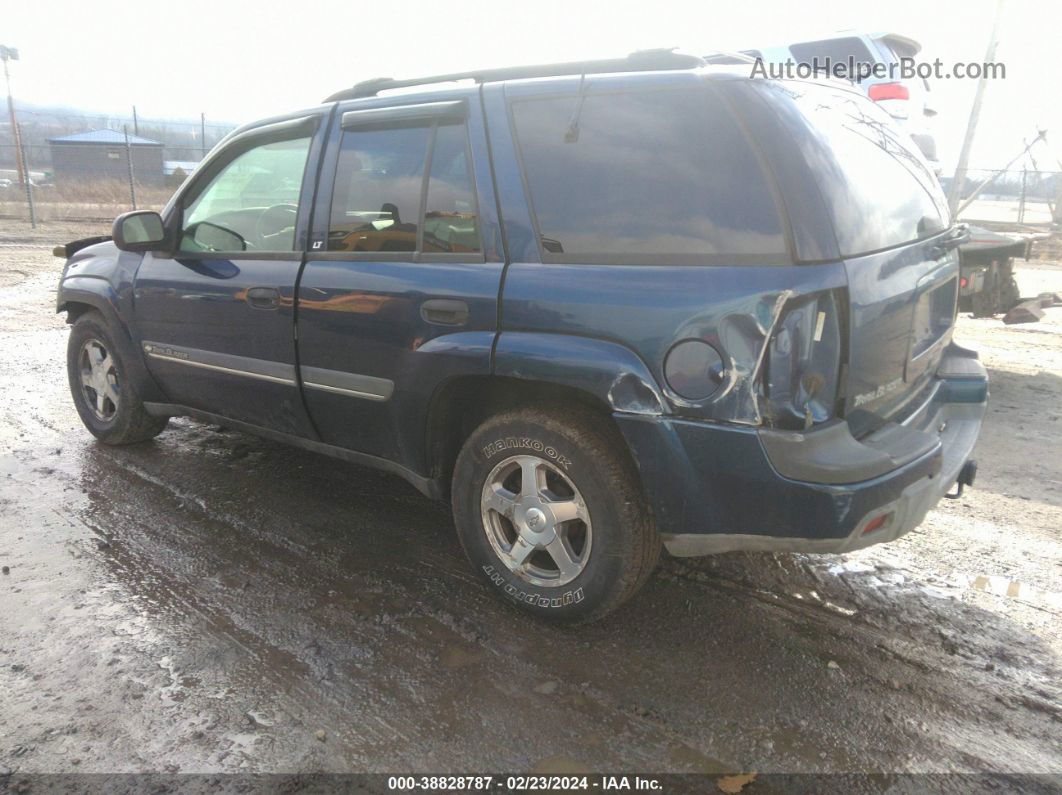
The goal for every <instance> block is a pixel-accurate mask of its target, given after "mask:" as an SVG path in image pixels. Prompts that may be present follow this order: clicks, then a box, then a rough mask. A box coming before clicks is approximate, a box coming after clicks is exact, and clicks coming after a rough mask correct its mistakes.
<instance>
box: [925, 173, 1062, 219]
mask: <svg viewBox="0 0 1062 795" xmlns="http://www.w3.org/2000/svg"><path fill="white" fill-rule="evenodd" d="M941 181H942V182H943V183H944V188H945V192H947V189H948V187H949V186H950V182H951V179H950V178H948V177H945V178H944V179H942V180H941ZM975 194H976V196H975ZM1060 198H1062V171H1041V170H1033V169H1011V170H998V169H995V170H994V169H969V170H968V171H967V172H966V178H965V179H964V180H963V188H962V193H961V198H960V201H959V207H960V208H962V207H963V205H964V204H966V203H967V202H969V204H968V206H966V208H965V209H964V210H962V211H961V212H960V214H959V217H960V218H961V219H962V220H964V221H987V222H992V223H999V224H1020V225H1028V226H1043V225H1050V224H1053V223H1058V222H1059V221H1062V218H1060V217H1059V216H1058V214H1057V211H1058V210H1059V209H1062V208H1059V204H1058V202H1059V199H1060ZM971 199H972V201H970V200H971Z"/></svg>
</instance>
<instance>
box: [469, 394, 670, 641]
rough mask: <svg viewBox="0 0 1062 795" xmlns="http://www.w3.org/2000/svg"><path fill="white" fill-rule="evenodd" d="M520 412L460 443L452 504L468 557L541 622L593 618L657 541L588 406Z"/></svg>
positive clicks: (636, 575) (629, 588)
mask: <svg viewBox="0 0 1062 795" xmlns="http://www.w3.org/2000/svg"><path fill="white" fill-rule="evenodd" d="M565 413H566V415H567V416H566V418H565V419H564V420H559V419H557V415H558V412H550V413H547V412H545V411H542V410H538V409H524V410H518V411H511V412H506V413H504V414H500V415H498V416H495V417H493V418H491V419H489V420H487V421H486V422H485V423H483V424H482V425H481V426H480V427H479V428H477V429H476V430H475V431H474V432H473V433H472V435H471V436H470V437H469V438H468V440H467V441H466V443H465V445H464V447H463V448H462V450H461V453H460V455H459V456H458V459H457V465H456V467H455V468H454V478H453V489H452V495H453V496H452V500H453V510H454V518H455V521H456V524H457V530H458V536H459V537H460V539H461V545H462V546H463V547H464V549H465V552H466V554H467V555H468V557H469V559H470V560H471V561H472V564H473V565H474V566H475V567H476V569H477V570H478V571H479V572H480V573H481V574H482V575H483V576H484V577H485V579H486V580H487V582H488V583H489V584H490V586H491V587H493V588H497V589H498V590H499V591H500V592H501V593H502V595H503V596H505V597H506V598H508V599H509V600H511V601H513V602H514V603H516V604H517V605H519V606H520V607H521V608H522V609H524V610H527V611H529V612H532V613H535V614H537V615H540V616H544V617H547V618H556V619H562V620H570V621H585V620H592V619H595V618H600V617H601V616H603V615H605V614H606V613H608V612H610V611H612V610H614V609H615V608H616V607H618V606H619V605H620V604H622V603H623V602H624V601H625V600H626V599H628V598H629V597H630V596H631V595H632V594H633V593H634V592H635V591H636V590H637V589H638V588H639V587H640V586H641V585H642V583H644V582H645V580H646V579H647V578H648V577H649V575H650V574H651V573H652V570H653V567H654V566H655V565H656V562H657V559H658V558H659V553H660V540H659V537H658V536H657V533H656V530H655V529H654V527H653V523H652V520H651V518H650V516H649V512H648V510H647V508H646V504H645V499H644V496H643V495H642V491H641V486H640V484H639V481H638V476H637V473H636V472H635V469H634V465H633V463H632V462H631V461H630V457H629V456H628V455H627V452H626V450H625V449H624V447H623V444H622V441H621V440H620V439H619V437H618V435H617V434H616V433H615V431H614V430H613V429H611V428H610V427H609V426H608V424H607V422H606V421H604V420H603V419H601V418H599V417H597V416H595V415H593V414H591V413H589V412H581V411H579V412H572V411H570V410H567V411H566V412H565Z"/></svg>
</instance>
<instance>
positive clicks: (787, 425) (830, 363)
mask: <svg viewBox="0 0 1062 795" xmlns="http://www.w3.org/2000/svg"><path fill="white" fill-rule="evenodd" d="M840 320H841V319H840V306H839V302H838V300H837V297H836V296H835V294H834V293H833V292H825V293H818V294H816V295H810V296H803V297H801V298H797V299H794V300H792V301H790V302H789V303H788V304H786V306H785V309H784V310H783V313H782V316H781V317H780V318H779V319H778V323H777V324H776V326H775V329H774V334H773V335H772V337H771V340H770V342H769V347H768V350H767V361H766V364H767V372H766V377H765V380H764V386H765V392H766V407H767V411H766V414H767V421H768V422H769V423H770V424H771V425H772V426H773V427H775V428H783V429H789V430H801V429H807V428H810V427H812V426H813V425H816V424H818V423H820V422H825V421H826V420H829V419H831V418H833V416H834V414H835V412H836V406H837V387H838V382H839V379H840V370H841V322H840Z"/></svg>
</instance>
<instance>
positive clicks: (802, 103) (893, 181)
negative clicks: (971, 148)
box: [755, 81, 950, 257]
mask: <svg viewBox="0 0 1062 795" xmlns="http://www.w3.org/2000/svg"><path fill="white" fill-rule="evenodd" d="M755 82H756V84H757V85H759V86H761V87H763V88H765V89H766V90H767V91H770V92H773V93H775V94H776V95H777V96H779V98H782V99H783V101H784V99H785V98H788V99H791V100H792V101H793V103H794V104H795V105H796V107H797V109H798V110H799V111H800V113H801V115H802V116H803V118H804V120H805V122H806V123H807V125H808V134H806V135H798V136H794V143H795V144H796V145H798V146H799V147H800V148H801V149H802V150H803V152H804V156H805V157H806V158H807V160H808V164H809V166H810V168H811V171H812V172H813V173H814V175H815V176H816V177H817V179H818V180H819V185H820V188H821V191H822V195H823V198H824V199H825V201H826V205H827V208H828V210H829V212H830V214H831V216H832V218H833V222H834V229H835V232H836V234H837V241H838V244H839V245H840V249H841V254H842V255H843V256H845V257H851V256H855V255H857V254H865V253H869V252H871V251H878V250H881V249H886V248H892V247H894V246H898V245H902V244H904V243H909V242H912V241H915V240H919V239H922V238H925V237H930V236H932V235H934V234H936V233H937V232H940V231H942V230H943V229H945V228H946V227H947V226H948V224H949V218H950V214H949V212H948V207H947V201H946V199H945V198H944V194H943V193H942V192H941V189H940V184H939V183H938V182H937V180H936V177H935V176H934V175H933V171H932V169H931V168H930V166H929V164H928V163H927V162H926V160H925V158H924V157H923V156H922V153H921V152H920V151H919V150H918V148H917V147H916V146H915V144H914V142H913V141H911V139H910V138H909V137H908V136H907V135H906V134H905V133H904V132H903V131H902V130H900V129H898V128H897V127H896V126H895V123H894V122H893V121H892V119H891V118H890V117H889V115H888V114H887V113H886V112H885V111H883V110H882V109H881V108H879V107H878V106H877V105H875V104H874V103H873V102H871V101H870V100H868V99H866V98H865V97H864V96H863V95H862V94H860V93H858V92H856V91H853V90H849V89H845V88H842V87H839V86H837V87H835V86H831V85H826V84H823V83H813V82H810V81H809V82H800V81H786V82H778V81H755Z"/></svg>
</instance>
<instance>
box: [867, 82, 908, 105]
mask: <svg viewBox="0 0 1062 795" xmlns="http://www.w3.org/2000/svg"><path fill="white" fill-rule="evenodd" d="M867 95H868V96H869V97H870V98H871V99H872V100H874V101H875V102H881V101H882V100H883V99H910V98H911V92H910V91H908V90H907V86H905V85H904V84H903V83H875V84H874V85H872V86H871V87H870V88H869V89H868V90H867Z"/></svg>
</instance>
